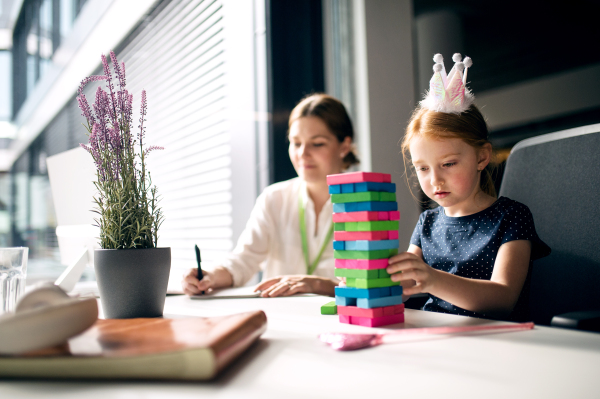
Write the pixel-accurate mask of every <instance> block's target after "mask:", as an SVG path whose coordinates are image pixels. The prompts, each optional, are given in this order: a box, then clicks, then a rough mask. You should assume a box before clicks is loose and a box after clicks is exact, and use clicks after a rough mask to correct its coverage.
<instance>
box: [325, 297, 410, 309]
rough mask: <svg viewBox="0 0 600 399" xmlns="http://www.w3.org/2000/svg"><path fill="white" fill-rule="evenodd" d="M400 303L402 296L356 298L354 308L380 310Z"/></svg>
mask: <svg viewBox="0 0 600 399" xmlns="http://www.w3.org/2000/svg"><path fill="white" fill-rule="evenodd" d="M401 303H402V295H397V296H385V297H383V298H358V299H357V300H356V306H357V307H359V308H363V309H372V308H381V307H383V306H392V305H400V304H401ZM336 304H337V303H336Z"/></svg>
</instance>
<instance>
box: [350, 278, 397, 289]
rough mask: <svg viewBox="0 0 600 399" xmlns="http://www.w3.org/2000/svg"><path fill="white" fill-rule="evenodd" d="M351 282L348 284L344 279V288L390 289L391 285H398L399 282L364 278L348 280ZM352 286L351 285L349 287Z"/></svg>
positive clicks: (388, 279)
mask: <svg viewBox="0 0 600 399" xmlns="http://www.w3.org/2000/svg"><path fill="white" fill-rule="evenodd" d="M350 280H351V282H350V283H349V282H348V279H346V286H348V287H354V288H365V289H368V288H381V287H391V286H393V285H400V283H399V282H396V281H392V279H391V278H389V277H388V278H375V279H364V278H355V279H350ZM350 284H352V285H350Z"/></svg>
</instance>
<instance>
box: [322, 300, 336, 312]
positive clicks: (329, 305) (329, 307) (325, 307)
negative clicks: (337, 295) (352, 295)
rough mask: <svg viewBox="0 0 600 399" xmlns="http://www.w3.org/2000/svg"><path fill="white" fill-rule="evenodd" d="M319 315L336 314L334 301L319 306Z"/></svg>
mask: <svg viewBox="0 0 600 399" xmlns="http://www.w3.org/2000/svg"><path fill="white" fill-rule="evenodd" d="M321 314H337V305H336V304H335V301H331V302H327V303H326V304H325V305H323V306H321Z"/></svg>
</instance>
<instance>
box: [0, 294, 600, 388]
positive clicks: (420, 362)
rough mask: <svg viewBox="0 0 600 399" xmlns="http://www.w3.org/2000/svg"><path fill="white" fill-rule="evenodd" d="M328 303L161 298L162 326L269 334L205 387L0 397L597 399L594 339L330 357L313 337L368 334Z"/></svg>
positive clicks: (453, 342)
mask: <svg viewBox="0 0 600 399" xmlns="http://www.w3.org/2000/svg"><path fill="white" fill-rule="evenodd" d="M330 300H331V298H326V297H318V296H312V297H294V298H275V299H262V298H257V299H236V300H232V299H222V300H210V301H206V300H204V301H193V300H191V299H189V298H187V297H184V296H176V297H169V298H167V303H166V306H165V316H168V317H182V316H216V315H224V314H231V313H237V312H242V311H248V310H255V309H263V310H264V311H265V312H266V314H267V318H268V323H269V324H268V329H267V331H266V333H265V334H264V335H263V336H262V338H261V339H260V341H259V342H258V343H257V344H256V345H254V346H253V347H252V348H251V349H250V350H249V351H248V352H247V353H246V354H245V355H244V356H243V357H242V358H240V359H239V360H238V361H237V362H236V363H234V364H233V365H232V366H231V367H230V368H229V369H227V370H226V371H225V372H224V373H223V374H222V375H221V376H220V377H219V378H217V380H215V381H213V382H207V383H163V382H133V383H129V382H89V381H88V382H63V381H57V382H54V381H0V398H3V399H4V398H6V399H8V398H47V397H50V398H61V399H82V398H84V399H113V398H115V399H128V398H144V399H153V398H194V399H197V398H206V397H215V398H261V399H264V398H278V399H282V398H306V399H308V398H329V399H333V398H364V399H367V398H368V399H375V398H388V397H394V398H408V397H411V398H421V397H423V398H592V397H600V372H599V371H600V334H594V333H583V332H576V331H569V330H559V329H551V328H545V327H536V329H535V330H533V331H521V332H507V333H495V334H486V335H471V336H453V337H447V336H446V337H441V336H437V337H433V338H424V339H422V340H420V341H411V342H405V343H400V344H393V345H382V346H378V347H375V348H370V349H363V350H360V351H356V352H336V351H334V350H332V349H331V348H329V347H328V346H326V345H325V344H323V343H321V342H320V341H319V340H318V339H317V335H318V334H320V333H322V332H328V331H349V332H365V331H373V329H369V328H366V327H359V326H350V325H345V324H340V323H339V322H338V321H337V316H322V315H320V314H319V313H320V306H321V305H322V304H324V303H326V302H328V301H330ZM406 319H407V322H406V323H405V324H404V328H412V327H430V326H442V325H464V324H479V323H485V321H482V320H478V319H471V318H466V317H460V316H451V315H443V314H436V313H429V312H422V311H414V310H407V312H406ZM396 328H397V327H396ZM377 330H380V331H383V330H385V329H383V328H380V329H377Z"/></svg>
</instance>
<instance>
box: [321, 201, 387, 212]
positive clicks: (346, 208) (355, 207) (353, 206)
mask: <svg viewBox="0 0 600 399" xmlns="http://www.w3.org/2000/svg"><path fill="white" fill-rule="evenodd" d="M397 210H398V203H397V202H395V201H366V202H346V203H342V204H333V213H341V212H362V211H376V212H387V211H397Z"/></svg>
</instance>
